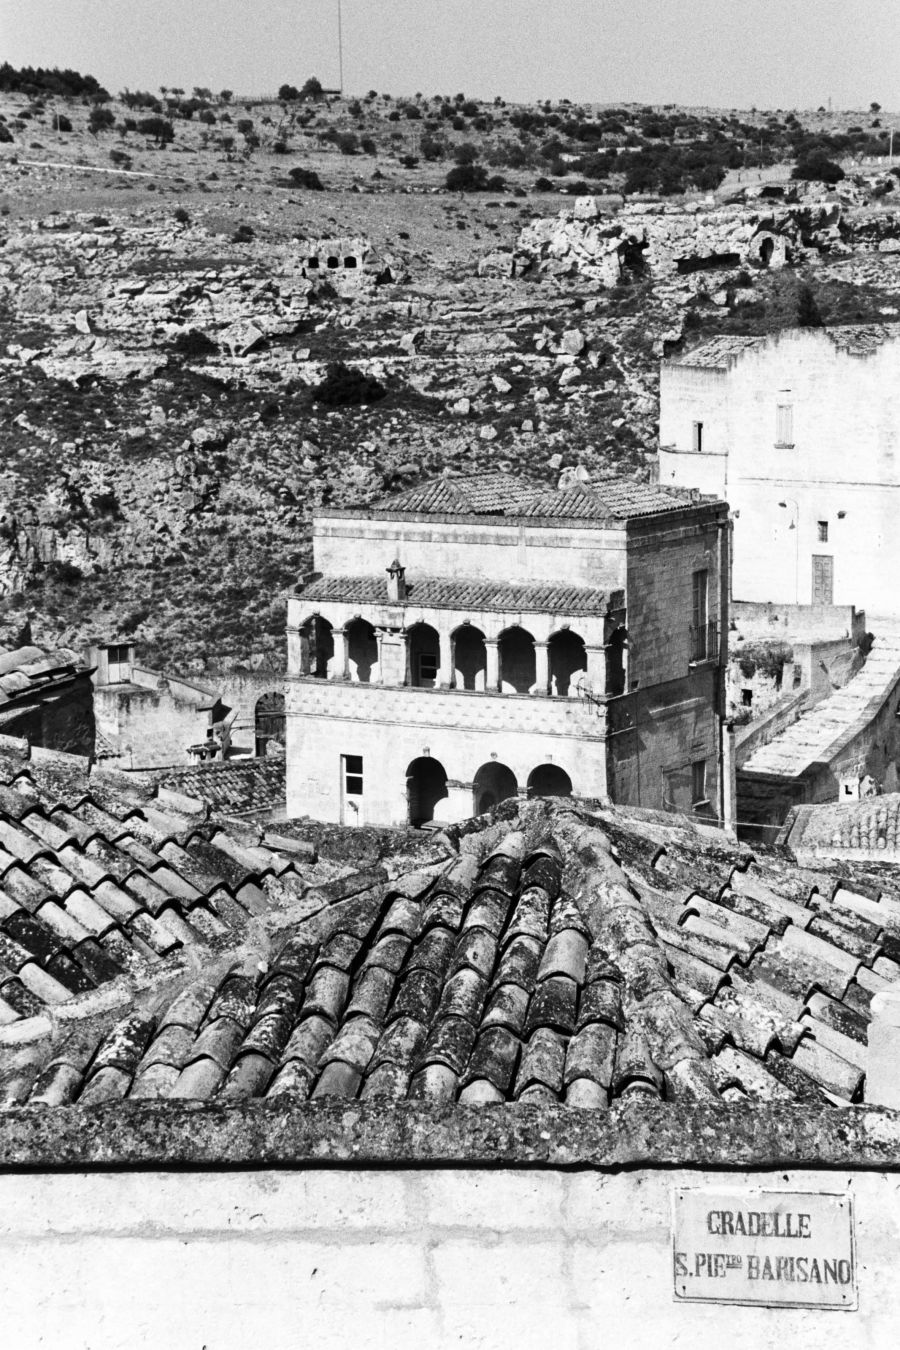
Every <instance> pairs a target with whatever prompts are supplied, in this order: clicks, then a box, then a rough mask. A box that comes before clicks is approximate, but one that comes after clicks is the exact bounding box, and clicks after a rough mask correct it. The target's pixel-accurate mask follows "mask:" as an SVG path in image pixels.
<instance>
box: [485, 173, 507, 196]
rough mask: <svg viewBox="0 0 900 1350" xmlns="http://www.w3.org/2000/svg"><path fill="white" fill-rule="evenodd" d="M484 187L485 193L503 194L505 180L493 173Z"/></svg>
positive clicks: (500, 175)
mask: <svg viewBox="0 0 900 1350" xmlns="http://www.w3.org/2000/svg"><path fill="white" fill-rule="evenodd" d="M484 186H485V190H486V191H487V192H505V191H506V179H505V178H504V177H503V175H502V174H499V173H495V174H492V175H491V177H490V178H489V179H488V180H487V182H486V183H485V185H484Z"/></svg>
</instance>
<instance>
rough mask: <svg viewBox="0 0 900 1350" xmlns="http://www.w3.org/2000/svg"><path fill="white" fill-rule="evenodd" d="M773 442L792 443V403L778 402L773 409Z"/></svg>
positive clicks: (784, 444)
mask: <svg viewBox="0 0 900 1350" xmlns="http://www.w3.org/2000/svg"><path fill="white" fill-rule="evenodd" d="M775 444H776V445H783V446H789V445H793V444H794V405H793V404H792V403H779V404H778V406H777V407H776V409H775Z"/></svg>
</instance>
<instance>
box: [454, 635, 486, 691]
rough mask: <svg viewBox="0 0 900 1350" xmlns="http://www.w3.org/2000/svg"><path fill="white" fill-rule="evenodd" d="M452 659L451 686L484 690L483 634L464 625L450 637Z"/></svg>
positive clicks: (484, 651) (484, 654)
mask: <svg viewBox="0 0 900 1350" xmlns="http://www.w3.org/2000/svg"><path fill="white" fill-rule="evenodd" d="M450 643H451V649H452V653H453V659H452V661H451V666H452V670H453V686H454V688H455V689H479V690H482V691H483V690H484V688H485V681H486V678H487V647H486V646H485V641H484V633H482V631H481V629H480V628H475V627H474V625H473V624H470V623H464V624H462V625H461V626H460V627H459V628H457V629H456V630H455V631H454V632H453V633H451V635H450Z"/></svg>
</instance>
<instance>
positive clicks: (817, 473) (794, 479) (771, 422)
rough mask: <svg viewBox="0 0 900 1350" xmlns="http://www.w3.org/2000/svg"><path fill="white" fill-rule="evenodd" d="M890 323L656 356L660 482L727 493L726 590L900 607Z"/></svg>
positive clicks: (899, 489)
mask: <svg viewBox="0 0 900 1350" xmlns="http://www.w3.org/2000/svg"><path fill="white" fill-rule="evenodd" d="M898 374H900V326H894V325H852V326H851V325H848V326H846V327H836V328H827V329H822V328H802V329H791V330H787V331H784V332H781V333H776V334H772V335H770V336H769V337H767V338H746V337H745V338H740V337H731V338H727V337H726V338H718V339H714V340H713V341H712V342H710V343H707V344H705V345H704V346H702V347H700V348H699V349H698V350H697V351H695V352H692V353H688V354H687V355H686V356H683V357H680V358H679V359H677V360H673V361H667V362H664V363H663V366H662V375H661V382H660V455H659V482H660V485H661V486H663V487H668V486H688V487H694V488H699V489H700V490H701V491H704V492H711V493H714V494H716V495H717V496H721V497H725V498H726V499H727V500H728V502H729V504H730V506H731V508H732V510H733V513H734V575H733V590H734V595H735V597H736V598H737V599H740V600H756V601H775V602H779V603H789V604H810V603H822V604H828V605H830V604H836V605H851V604H857V605H859V604H865V606H866V607H867V608H868V609H869V611H870V612H872V613H875V614H891V615H893V614H896V613H897V612H898V609H900V601H898V595H897V587H896V583H895V577H896V574H897V570H898V567H900V537H898V534H897V530H896V528H895V521H896V515H897V506H898V501H900V468H898V454H900V411H898V409H897V404H896V400H895V399H894V397H893V390H894V387H895V385H896V382H897V377H898Z"/></svg>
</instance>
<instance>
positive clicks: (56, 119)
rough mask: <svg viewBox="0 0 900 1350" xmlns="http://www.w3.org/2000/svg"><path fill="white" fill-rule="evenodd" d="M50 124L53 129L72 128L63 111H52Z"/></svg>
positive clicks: (68, 129)
mask: <svg viewBox="0 0 900 1350" xmlns="http://www.w3.org/2000/svg"><path fill="white" fill-rule="evenodd" d="M52 125H53V130H54V131H71V130H72V123H71V122H70V120H69V118H68V117H66V115H65V113H54V114H53V121H52ZM10 140H12V137H10Z"/></svg>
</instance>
